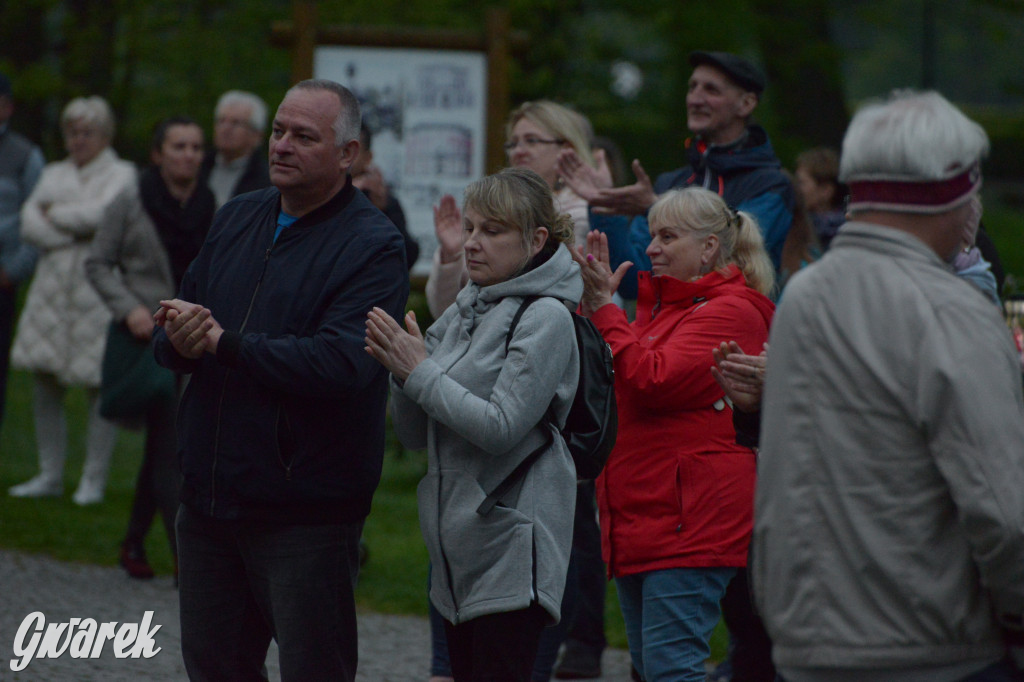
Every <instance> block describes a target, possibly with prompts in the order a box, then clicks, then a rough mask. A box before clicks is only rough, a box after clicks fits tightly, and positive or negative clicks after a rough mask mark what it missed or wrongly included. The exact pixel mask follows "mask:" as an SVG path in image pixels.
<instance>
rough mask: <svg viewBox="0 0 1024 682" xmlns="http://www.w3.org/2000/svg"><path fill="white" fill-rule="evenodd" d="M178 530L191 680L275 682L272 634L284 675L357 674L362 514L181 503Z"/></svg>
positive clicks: (183, 625) (327, 677)
mask: <svg viewBox="0 0 1024 682" xmlns="http://www.w3.org/2000/svg"><path fill="white" fill-rule="evenodd" d="M176 529H177V533H178V580H179V596H178V599H179V602H180V607H181V653H182V657H183V658H184V660H185V669H186V671H187V672H188V676H189V679H190V680H192V682H199V681H203V680H210V681H211V682H212V681H217V682H220V681H221V680H232V681H242V680H246V681H248V680H252V681H254V682H255V681H257V680H266V679H267V678H266V673H265V670H264V665H263V664H264V661H265V660H266V657H267V648H268V647H269V646H270V640H271V638H274V639H275V640H277V644H278V649H279V651H280V656H279V660H280V664H281V679H282V680H283V681H284V682H290V681H292V680H303V681H305V680H343V681H346V682H352V681H353V680H355V676H356V662H357V658H358V648H357V642H356V611H355V597H354V591H355V583H356V578H357V577H358V572H359V537H360V535H361V533H362V529H363V523H362V521H358V522H353V523H325V524H319V525H303V526H300V525H292V524H284V523H264V522H256V521H244V520H231V521H224V520H220V519H213V518H210V517H207V516H205V515H203V514H200V513H197V512H195V511H193V510H190V509H189V508H187V507H185V506H184V505H182V506H181V507H179V509H178V518H177V522H176Z"/></svg>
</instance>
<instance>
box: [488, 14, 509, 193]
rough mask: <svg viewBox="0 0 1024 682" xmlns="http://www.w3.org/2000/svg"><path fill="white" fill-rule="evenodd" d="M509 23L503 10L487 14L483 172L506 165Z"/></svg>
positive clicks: (495, 170)
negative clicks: (485, 162) (485, 151)
mask: <svg viewBox="0 0 1024 682" xmlns="http://www.w3.org/2000/svg"><path fill="white" fill-rule="evenodd" d="M510 27H511V19H510V17H509V12H508V10H507V9H504V8H497V7H494V8H491V9H490V10H488V11H487V36H486V42H487V172H488V173H495V172H497V171H498V170H500V169H501V168H503V167H504V166H506V165H507V161H506V159H505V148H504V146H503V145H504V144H505V118H506V117H507V116H508V112H509V106H510V104H509V62H510V61H511V60H512V46H511V43H510V40H509V32H510Z"/></svg>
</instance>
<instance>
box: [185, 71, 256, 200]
mask: <svg viewBox="0 0 1024 682" xmlns="http://www.w3.org/2000/svg"><path fill="white" fill-rule="evenodd" d="M213 116H214V122H213V147H214V150H213V151H210V152H208V153H207V154H206V156H205V158H204V159H203V166H202V169H201V171H200V173H201V175H200V180H201V181H202V182H205V183H206V184H207V185H208V186H209V187H210V189H211V190H212V191H213V196H214V198H215V199H216V200H217V208H220V207H221V206H223V205H224V204H226V203H227V202H228V199H230V198H231V197H236V196H238V195H239V194H245V193H246V192H252V191H255V190H258V189H263V188H265V187H269V186H270V174H269V172H268V169H267V157H266V156H264V154H263V140H264V137H263V136H264V133H265V132H266V129H267V105H266V104H264V102H263V100H262V99H260V98H259V97H257V96H256V95H254V94H252V93H251V92H243V91H241V90H228V91H227V92H225V93H224V94H223V95H221V96H220V99H219V100H217V106H216V108H214V110H213Z"/></svg>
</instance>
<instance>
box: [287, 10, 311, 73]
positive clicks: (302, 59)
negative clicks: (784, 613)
mask: <svg viewBox="0 0 1024 682" xmlns="http://www.w3.org/2000/svg"><path fill="white" fill-rule="evenodd" d="M291 37H292V84H293V85H294V84H295V83H298V82H299V81H304V80H306V79H307V78H312V77H313V51H314V50H315V49H316V0H294V2H293V3H292V36H291Z"/></svg>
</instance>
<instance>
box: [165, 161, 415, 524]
mask: <svg viewBox="0 0 1024 682" xmlns="http://www.w3.org/2000/svg"><path fill="white" fill-rule="evenodd" d="M280 206H281V200H280V193H279V192H278V190H277V189H276V188H273V187H272V188H269V189H265V190H261V191H258V192H252V193H250V194H245V195H242V196H239V197H236V198H235V199H233V200H231V201H230V202H229V203H227V204H226V205H225V206H224V207H223V208H222V209H221V210H220V211H219V212H218V213H217V215H216V217H215V218H214V223H213V226H212V227H211V228H210V235H209V237H208V239H207V241H206V243H205V244H204V245H203V248H202V250H201V251H200V252H199V255H198V256H197V257H196V260H195V261H193V263H192V265H191V266H189V269H188V271H187V272H186V273H185V278H184V280H183V281H182V285H181V290H180V292H179V295H178V296H179V298H181V299H183V300H185V301H190V302H193V303H198V304H201V305H203V306H205V307H207V308H209V309H210V311H211V312H212V313H213V317H214V319H216V320H217V322H219V323H220V324H221V326H222V327H223V328H224V330H225V332H224V334H223V336H222V337H221V339H220V342H219V344H218V347H217V354H216V357H214V356H213V355H212V354H209V353H207V354H205V355H204V356H203V357H202V358H200V359H198V360H189V359H186V358H183V357H181V356H180V355H178V354H177V353H176V352H175V350H174V348H173V346H172V345H171V343H170V340H169V339H168V338H167V336H166V334H165V333H164V331H163V329H162V328H161V329H158V330H157V332H156V334H155V335H154V346H155V353H156V358H157V361H158V362H159V363H160V364H162V365H164V366H165V367H170V368H171V369H174V370H176V371H178V372H185V373H191V375H192V377H191V380H190V381H189V384H188V388H187V389H186V391H185V395H184V397H183V399H182V402H181V407H180V409H179V413H178V426H177V428H178V451H179V457H180V460H181V467H182V473H183V476H184V478H183V484H182V490H181V499H182V502H183V503H184V504H186V505H188V506H189V507H190V508H191V509H194V510H195V511H197V512H200V513H203V514H206V515H208V516H212V517H216V518H222V519H236V518H240V519H260V520H273V521H282V522H291V523H323V522H346V521H355V520H359V519H362V518H364V517H365V516H366V514H368V513H369V510H370V500H371V498H372V496H373V492H374V490H375V489H376V487H377V484H378V482H379V481H380V471H381V463H382V460H383V453H384V405H385V400H386V396H387V384H386V379H387V377H386V372H385V370H384V369H383V368H382V367H381V365H380V364H379V363H378V362H377V361H376V360H374V359H373V358H372V357H370V356H369V355H368V354H367V353H366V351H365V350H364V346H365V343H364V341H363V339H364V337H365V329H366V328H365V321H366V315H367V313H368V312H369V311H370V309H371V308H372V307H373V306H379V307H381V308H383V309H384V310H386V311H387V312H388V313H389V314H390V315H391V316H393V317H394V318H395V319H399V320H400V319H401V316H402V314H403V311H404V307H405V302H406V298H407V297H408V294H409V279H408V274H407V271H406V267H405V245H404V243H403V240H402V236H401V235H400V234H399V232H398V230H397V229H395V227H394V225H392V224H391V221H389V220H388V219H387V218H386V217H385V216H384V215H383V214H382V213H381V212H380V211H378V210H377V209H376V208H375V207H374V206H373V204H371V203H370V201H369V200H368V199H367V198H366V197H364V196H363V194H362V193H361V192H358V191H356V190H354V189H353V187H352V184H351V181H348V182H347V183H346V185H345V187H344V188H343V189H342V190H341V191H340V192H338V194H337V195H335V196H334V197H333V198H332V199H331V200H330V201H329V202H327V203H326V204H325V205H323V206H321V207H320V208H318V209H316V210H315V211H313V212H311V213H309V214H307V215H305V216H302V217H301V218H300V219H299V220H297V221H296V222H295V223H294V224H293V225H291V226H290V227H288V228H287V229H285V230H284V231H283V232H282V233H281V236H280V237H279V238H278V240H277V243H276V244H274V243H273V239H274V231H275V228H276V224H277V216H278V212H279V211H280Z"/></svg>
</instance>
